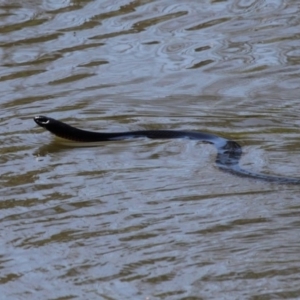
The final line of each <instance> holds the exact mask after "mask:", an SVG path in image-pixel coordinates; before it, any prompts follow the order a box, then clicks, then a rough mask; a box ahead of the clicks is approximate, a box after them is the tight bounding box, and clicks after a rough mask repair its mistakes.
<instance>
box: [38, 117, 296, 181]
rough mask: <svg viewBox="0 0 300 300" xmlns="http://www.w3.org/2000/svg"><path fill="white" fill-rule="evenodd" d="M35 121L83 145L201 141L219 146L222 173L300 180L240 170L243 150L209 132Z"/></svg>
mask: <svg viewBox="0 0 300 300" xmlns="http://www.w3.org/2000/svg"><path fill="white" fill-rule="evenodd" d="M34 121H35V122H36V123H37V124H38V125H39V126H41V127H43V128H45V129H47V130H48V131H50V132H51V133H53V134H54V135H56V136H58V137H60V138H63V139H67V140H70V141H76V142H80V143H92V142H102V141H113V140H124V139H130V138H141V137H147V138H150V139H179V138H187V139H191V140H199V141H202V142H206V143H210V144H213V145H214V146H215V147H216V149H217V158H216V165H217V167H218V168H219V169H221V170H223V171H226V172H229V173H231V174H235V175H239V176H243V177H250V178H254V179H260V180H264V181H269V182H275V183H285V184H300V178H295V177H281V176H273V175H267V174H262V173H255V172H252V171H248V170H245V169H243V168H241V167H240V166H239V161H240V158H241V156H242V147H241V146H240V145H239V144H238V143H237V142H235V141H231V140H228V139H225V138H222V137H219V136H217V135H213V134H210V133H203V132H193V131H177V130H138V131H126V132H110V133H102V132H93V131H87V130H81V129H78V128H75V127H73V126H70V125H68V124H66V123H63V122H61V121H58V120H55V119H52V118H49V117H45V116H37V117H35V118H34Z"/></svg>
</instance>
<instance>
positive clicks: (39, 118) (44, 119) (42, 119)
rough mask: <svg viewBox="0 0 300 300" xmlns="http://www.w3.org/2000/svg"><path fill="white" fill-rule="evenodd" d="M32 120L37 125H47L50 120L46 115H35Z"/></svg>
mask: <svg viewBox="0 0 300 300" xmlns="http://www.w3.org/2000/svg"><path fill="white" fill-rule="evenodd" d="M34 121H35V122H36V123H37V124H38V125H41V126H43V125H47V124H48V123H49V122H50V120H49V119H48V118H47V117H45V116H37V117H34Z"/></svg>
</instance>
